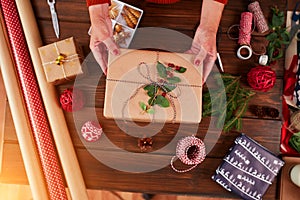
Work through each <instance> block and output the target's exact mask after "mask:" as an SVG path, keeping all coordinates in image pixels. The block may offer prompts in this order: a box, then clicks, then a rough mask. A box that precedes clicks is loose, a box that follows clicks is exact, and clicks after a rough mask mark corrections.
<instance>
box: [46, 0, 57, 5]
mask: <svg viewBox="0 0 300 200" xmlns="http://www.w3.org/2000/svg"><path fill="white" fill-rule="evenodd" d="M47 3H48V5H49V6H53V5H54V4H55V0H47Z"/></svg>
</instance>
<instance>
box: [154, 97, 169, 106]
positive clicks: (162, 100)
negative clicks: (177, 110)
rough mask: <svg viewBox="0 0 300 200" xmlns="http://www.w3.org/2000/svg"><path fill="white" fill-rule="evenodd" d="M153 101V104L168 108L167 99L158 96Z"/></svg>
mask: <svg viewBox="0 0 300 200" xmlns="http://www.w3.org/2000/svg"><path fill="white" fill-rule="evenodd" d="M154 101H155V104H157V105H159V106H160V107H163V108H167V107H169V106H170V103H169V101H168V99H167V98H165V97H163V96H161V95H158V96H157V97H156V99H155V100H154Z"/></svg>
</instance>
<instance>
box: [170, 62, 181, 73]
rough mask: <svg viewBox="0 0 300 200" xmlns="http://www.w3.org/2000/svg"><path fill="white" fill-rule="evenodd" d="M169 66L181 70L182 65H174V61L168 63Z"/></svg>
mask: <svg viewBox="0 0 300 200" xmlns="http://www.w3.org/2000/svg"><path fill="white" fill-rule="evenodd" d="M168 67H171V68H173V69H174V70H176V71H179V70H180V69H181V68H182V67H180V66H178V65H174V64H173V63H168Z"/></svg>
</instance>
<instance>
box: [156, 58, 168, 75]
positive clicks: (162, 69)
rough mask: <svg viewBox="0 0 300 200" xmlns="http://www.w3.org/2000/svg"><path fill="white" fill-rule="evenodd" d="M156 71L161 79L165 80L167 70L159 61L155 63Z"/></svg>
mask: <svg viewBox="0 0 300 200" xmlns="http://www.w3.org/2000/svg"><path fill="white" fill-rule="evenodd" d="M156 69H157V72H158V74H159V76H160V77H161V78H167V69H166V67H165V66H164V65H163V64H162V63H160V62H159V61H157V65H156Z"/></svg>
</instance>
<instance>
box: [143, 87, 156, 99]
mask: <svg viewBox="0 0 300 200" xmlns="http://www.w3.org/2000/svg"><path fill="white" fill-rule="evenodd" d="M144 90H146V91H148V92H147V94H148V96H149V97H153V96H154V95H155V93H156V87H155V86H154V85H146V86H145V87H144Z"/></svg>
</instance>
